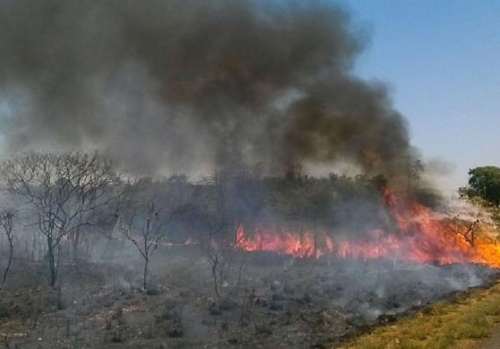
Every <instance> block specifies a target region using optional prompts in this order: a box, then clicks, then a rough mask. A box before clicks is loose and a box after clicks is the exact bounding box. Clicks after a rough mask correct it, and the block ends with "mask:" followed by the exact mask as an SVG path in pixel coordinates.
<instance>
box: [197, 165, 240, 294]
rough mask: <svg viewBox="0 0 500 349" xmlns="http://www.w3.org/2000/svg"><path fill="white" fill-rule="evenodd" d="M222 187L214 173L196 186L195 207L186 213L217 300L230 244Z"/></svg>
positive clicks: (220, 179) (221, 180) (219, 176)
mask: <svg viewBox="0 0 500 349" xmlns="http://www.w3.org/2000/svg"><path fill="white" fill-rule="evenodd" d="M225 184H226V183H224V181H223V179H222V177H221V175H220V174H218V173H216V174H215V175H213V176H212V177H210V178H207V179H205V181H204V182H203V183H202V184H201V185H200V187H199V189H200V190H199V191H198V193H195V197H194V200H195V204H194V205H193V206H192V208H191V211H190V217H191V224H192V227H193V231H194V233H195V234H196V238H197V241H198V243H199V244H200V246H201V248H202V249H203V251H204V253H205V254H206V256H207V258H208V261H209V262H210V265H211V273H212V280H213V285H214V291H215V294H216V296H217V298H219V297H220V295H221V294H220V289H219V281H221V280H220V278H219V275H220V273H219V269H220V268H221V267H222V266H223V265H224V259H225V257H226V250H227V249H228V248H230V245H231V243H232V242H233V241H230V240H229V239H228V238H229V236H231V237H234V234H231V235H230V234H228V233H227V231H228V229H230V228H231V225H230V222H229V221H230V220H229V217H228V210H227V209H226V195H225Z"/></svg>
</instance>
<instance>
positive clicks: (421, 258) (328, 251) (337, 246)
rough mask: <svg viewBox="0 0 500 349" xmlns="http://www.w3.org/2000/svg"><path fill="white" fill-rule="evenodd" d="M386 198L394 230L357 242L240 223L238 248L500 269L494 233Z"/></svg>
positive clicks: (377, 232)
mask: <svg viewBox="0 0 500 349" xmlns="http://www.w3.org/2000/svg"><path fill="white" fill-rule="evenodd" d="M382 199H383V200H384V202H385V203H386V205H387V206H388V209H389V211H390V212H391V215H392V216H393V218H394V220H395V222H396V228H395V229H394V230H395V231H391V232H386V231H382V230H380V229H377V230H373V231H371V232H370V233H369V234H368V235H369V236H368V237H365V238H363V239H356V240H345V239H344V240H343V239H341V238H334V237H332V236H337V235H339V236H340V234H328V233H327V232H326V231H323V230H319V229H318V230H314V231H305V232H302V233H295V232H291V231H290V230H287V229H284V228H272V229H269V228H267V229H266V228H259V229H255V231H253V232H252V233H251V234H248V233H247V232H246V231H245V229H244V228H243V227H242V226H240V227H238V229H237V232H236V246H237V247H239V248H241V249H242V250H244V251H272V252H276V253H279V254H284V255H290V256H294V257H312V258H314V257H316V258H318V257H321V256H323V255H334V256H338V257H343V258H357V259H376V258H388V259H394V260H401V261H413V262H433V263H439V264H449V263H459V262H460V263H462V262H473V263H481V264H487V265H490V266H492V267H500V245H499V244H498V242H497V239H496V238H495V237H494V235H493V234H492V233H489V232H482V233H481V234H477V236H474V239H473V241H471V239H469V240H468V239H466V234H464V232H462V231H461V229H462V227H460V226H459V225H457V224H455V223H453V222H450V221H449V220H446V219H442V218H439V217H438V216H437V215H436V214H435V213H434V212H433V211H431V210H430V209H429V208H427V207H424V206H422V205H420V204H418V203H416V202H413V203H410V204H404V205H403V204H401V203H400V202H399V201H398V200H397V198H396V197H395V196H394V195H393V194H392V193H391V192H390V191H389V190H386V191H385V192H384V193H383V196H382Z"/></svg>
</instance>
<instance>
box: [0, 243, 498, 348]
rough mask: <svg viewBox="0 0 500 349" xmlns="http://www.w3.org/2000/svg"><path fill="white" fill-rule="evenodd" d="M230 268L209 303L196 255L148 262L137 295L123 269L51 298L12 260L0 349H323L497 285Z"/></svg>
mask: <svg viewBox="0 0 500 349" xmlns="http://www.w3.org/2000/svg"><path fill="white" fill-rule="evenodd" d="M127 258H128V256H127ZM235 260H236V259H235ZM238 260H239V261H240V262H239V263H236V262H234V263H233V265H230V264H227V265H225V267H224V268H223V272H222V274H220V275H219V276H222V281H221V282H220V293H221V297H220V298H219V299H217V297H216V296H215V292H214V287H213V282H212V277H211V273H210V264H209V263H208V262H207V260H206V258H205V257H204V256H203V255H201V254H200V253H199V252H198V251H197V250H196V249H195V248H183V249H173V250H162V251H159V252H158V254H157V255H155V257H154V265H153V266H152V274H151V282H150V285H151V286H150V288H149V290H148V291H146V292H145V291H143V290H142V289H141V288H140V287H138V286H139V285H140V284H141V283H140V282H141V270H140V265H139V264H136V263H135V262H133V261H129V263H123V262H122V263H120V264H119V265H118V264H113V263H105V264H104V263H83V262H82V263H78V264H66V265H65V266H64V267H61V271H60V280H61V283H60V286H59V288H58V289H56V290H52V289H50V288H49V287H48V286H46V285H47V282H46V280H47V275H46V271H45V267H44V265H42V264H39V263H33V262H28V261H22V260H16V261H15V263H14V265H13V270H12V273H11V275H10V278H9V281H8V284H7V287H6V289H4V290H3V291H2V292H1V293H0V336H1V337H0V343H2V341H3V344H4V346H5V348H40V349H42V348H44V349H45V348H47V349H49V348H154V349H159V348H175V349H181V348H186V349H187V348H220V349H225V348H235V349H237V348H241V349H243V348H245V349H247V348H248V349H250V348H269V349H271V348H273V349H274V348H276V349H280V348H287V349H295V348H297V349H298V348H329V347H334V346H335V345H336V344H339V343H341V342H342V341H343V340H345V339H346V338H349V337H351V336H354V335H356V334H358V333H360V332H362V331H365V330H366V329H367V328H370V327H372V326H375V325H379V324H383V323H387V322H391V321H393V320H394V319H395V318H396V316H398V315H401V314H405V313H407V312H411V311H415V310H417V309H421V308H422V307H425V306H426V305H427V304H429V303H431V302H434V301H436V300H439V299H443V298H449V297H452V296H453V294H456V292H460V291H463V290H466V289H468V288H470V287H477V286H484V285H487V284H489V283H490V282H491V281H492V280H494V279H495V278H496V277H497V271H496V270H492V269H489V268H487V267H484V266H480V265H471V264H461V265H447V266H436V265H429V264H408V263H406V264H404V263H394V262H393V261H383V260H377V261H369V262H367V261H349V260H327V259H320V260H318V261H311V260H300V259H292V258H284V257H279V256H276V255H273V254H268V253H253V254H246V255H244V256H243V257H241V256H240V258H238ZM242 261H243V262H242ZM124 265H137V269H134V268H132V267H124ZM240 268H241V273H240V272H239V271H240Z"/></svg>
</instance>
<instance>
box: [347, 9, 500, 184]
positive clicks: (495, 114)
mask: <svg viewBox="0 0 500 349" xmlns="http://www.w3.org/2000/svg"><path fill="white" fill-rule="evenodd" d="M341 4H344V5H345V6H346V7H347V8H348V9H350V10H351V12H352V16H353V20H354V22H355V23H356V25H360V26H362V27H364V29H366V30H368V32H369V34H370V35H369V36H370V37H371V40H370V44H369V46H368V48H367V49H366V51H365V52H364V53H363V54H362V55H361V56H360V57H359V60H358V62H357V66H356V68H355V69H356V71H357V72H358V73H359V74H360V75H361V76H363V77H365V78H367V79H370V80H371V79H373V80H381V81H384V82H386V83H388V85H389V87H390V89H391V91H392V97H393V100H394V103H395V106H396V108H397V109H398V110H399V111H400V112H401V113H403V114H404V115H405V116H406V117H407V119H408V120H409V124H410V130H411V135H412V140H413V144H414V145H415V146H416V147H418V148H419V149H420V150H421V151H422V154H423V156H424V158H425V159H426V160H436V159H439V160H440V162H442V161H443V160H444V161H445V162H447V163H448V165H447V166H442V167H445V168H448V169H449V170H450V171H449V174H447V175H446V176H441V177H440V178H439V179H438V180H439V183H440V186H441V187H442V188H443V189H444V190H447V191H453V190H456V189H457V188H458V187H459V186H463V185H465V184H466V182H467V178H468V175H467V172H468V170H469V169H470V168H474V167H477V166H484V165H494V166H500V95H499V93H500V20H499V19H500V1H498V0H481V1H474V0H439V1H437V0H432V1H431V0H404V1H403V0H343V1H341Z"/></svg>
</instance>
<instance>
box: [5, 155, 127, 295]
mask: <svg viewBox="0 0 500 349" xmlns="http://www.w3.org/2000/svg"><path fill="white" fill-rule="evenodd" d="M0 174H1V176H2V179H3V180H4V187H5V189H7V190H8V191H10V192H11V193H14V194H17V195H20V196H21V197H24V198H25V199H26V200H27V203H28V204H30V206H31V207H32V208H33V210H34V212H35V215H36V217H37V219H36V222H35V224H36V225H37V226H38V228H39V231H40V232H41V233H42V234H43V235H44V236H45V239H46V242H47V259H48V264H49V271H50V285H51V286H52V287H54V286H55V284H56V281H57V272H58V266H59V252H60V246H61V242H62V241H63V239H65V238H66V237H67V236H69V235H70V234H71V235H72V236H74V239H75V241H74V242H75V243H76V244H78V239H79V229H80V228H81V227H83V226H86V225H91V224H93V223H92V222H91V221H90V218H91V217H92V216H93V214H94V213H95V211H96V210H99V209H101V208H103V207H105V206H107V205H110V204H111V203H112V202H113V201H114V200H115V199H116V195H113V194H111V192H112V188H113V187H114V186H116V185H118V184H119V182H120V176H119V175H118V174H117V173H116V172H115V170H114V165H113V162H112V161H111V160H110V159H107V158H105V157H103V156H101V155H100V154H98V153H92V154H87V153H79V152H64V153H44V154H41V153H27V154H24V155H22V156H19V157H15V158H12V159H9V160H6V161H5V162H4V163H3V164H2V166H1V167H0ZM75 234H76V235H75Z"/></svg>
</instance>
